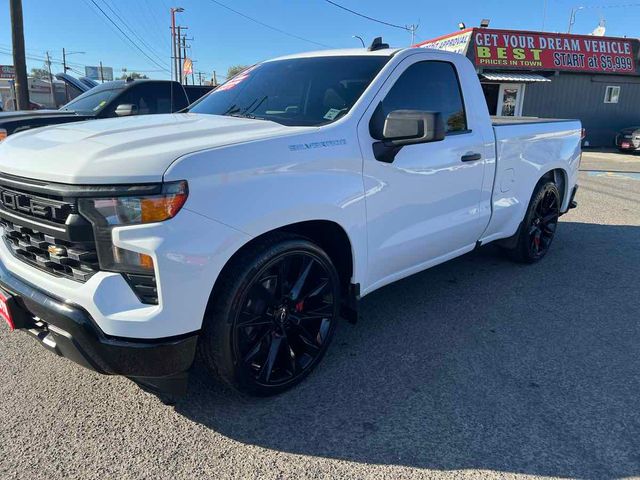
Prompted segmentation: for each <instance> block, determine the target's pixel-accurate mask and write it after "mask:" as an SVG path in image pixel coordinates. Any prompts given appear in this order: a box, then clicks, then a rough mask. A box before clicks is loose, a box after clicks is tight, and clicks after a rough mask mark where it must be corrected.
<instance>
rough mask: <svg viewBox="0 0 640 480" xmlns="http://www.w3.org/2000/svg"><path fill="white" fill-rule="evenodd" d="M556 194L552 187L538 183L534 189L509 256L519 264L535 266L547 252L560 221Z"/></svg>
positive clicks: (548, 184)
mask: <svg viewBox="0 0 640 480" xmlns="http://www.w3.org/2000/svg"><path fill="white" fill-rule="evenodd" d="M560 202H561V199H560V193H559V192H558V187H556V185H555V183H553V182H550V181H547V182H541V183H539V184H538V186H537V187H536V190H535V192H534V193H533V197H532V199H531V203H530V204H529V208H528V209H527V214H526V216H525V218H524V221H523V223H522V226H521V228H520V232H519V234H518V238H517V242H516V245H515V248H513V249H511V250H509V253H510V256H511V257H512V258H513V259H514V260H516V261H519V262H523V263H535V262H537V261H539V260H541V259H542V258H543V257H544V256H545V255H546V254H547V252H548V251H549V247H550V246H551V242H552V241H553V237H554V236H555V233H556V229H557V227H558V219H559V217H560Z"/></svg>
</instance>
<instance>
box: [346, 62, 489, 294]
mask: <svg viewBox="0 0 640 480" xmlns="http://www.w3.org/2000/svg"><path fill="white" fill-rule="evenodd" d="M434 56H435V57H437V55H434V54H429V55H428V56H426V55H422V54H417V55H413V56H410V57H408V58H407V59H406V60H405V61H404V62H403V63H401V64H400V65H399V67H398V68H396V70H395V71H394V72H393V73H392V74H391V76H390V77H389V79H388V80H387V82H386V83H385V84H384V86H383V88H382V89H381V90H380V92H379V93H378V96H377V97H376V99H375V100H374V101H373V102H372V104H371V106H370V108H369V109H368V110H367V113H366V114H365V116H364V117H363V118H362V120H361V122H360V125H359V127H358V130H359V131H358V134H359V141H360V146H361V150H362V152H363V156H364V165H363V172H364V183H365V195H366V207H367V235H368V252H369V261H368V275H367V280H368V282H367V286H366V287H365V289H364V290H365V291H371V290H373V289H375V288H378V287H380V286H382V285H384V284H387V283H390V282H392V281H394V280H397V279H398V278H401V277H404V276H406V275H409V274H411V273H415V272H417V271H419V270H422V269H424V268H427V267H429V266H431V265H434V264H436V263H440V262H442V261H445V260H447V259H449V258H452V257H454V256H457V255H459V254H461V253H464V252H465V251H469V250H471V249H473V248H474V246H475V243H476V241H477V239H478V238H479V237H480V235H481V233H482V231H483V230H484V228H485V227H486V225H487V222H488V212H486V211H483V210H482V209H481V208H480V202H481V196H482V190H483V179H484V174H485V165H486V159H487V158H492V154H488V155H487V153H488V152H487V151H485V145H487V144H486V143H485V138H484V137H485V135H486V129H487V128H490V125H486V126H485V127H484V128H482V126H481V125H478V124H476V122H477V120H476V117H475V116H473V115H470V114H468V112H467V108H466V105H465V102H464V98H463V90H462V88H461V85H460V82H459V79H458V78H459V77H458V73H457V67H456V65H455V64H454V63H451V61H450V60H449V61H439V60H433V58H434ZM450 58H451V57H447V59H450ZM466 73H469V72H468V71H465V74H466ZM471 75H474V78H473V79H472V80H476V79H475V72H472V73H471ZM473 107H475V105H473ZM376 109H378V110H379V109H382V111H383V112H384V115H385V117H384V118H386V115H387V114H388V113H390V112H392V111H395V110H419V111H430V112H440V113H441V115H442V117H443V120H444V122H445V124H446V136H445V138H444V140H441V141H434V142H430V143H423V144H417V145H407V146H404V147H402V149H401V150H400V151H399V152H398V153H397V155H396V156H395V159H394V160H393V162H392V163H386V162H383V161H379V160H377V159H376V158H375V156H374V153H373V148H372V145H373V144H374V143H375V142H376V140H375V139H374V138H372V136H371V131H370V125H369V123H370V119H371V117H372V116H373V115H374V112H375V113H376V115H379V114H380V112H379V111H378V112H376ZM479 118H481V117H479ZM487 118H488V117H487ZM484 123H488V122H486V119H485V122H484ZM485 210H486V209H485Z"/></svg>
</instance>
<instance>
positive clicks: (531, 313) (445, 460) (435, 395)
mask: <svg viewBox="0 0 640 480" xmlns="http://www.w3.org/2000/svg"><path fill="white" fill-rule="evenodd" d="M581 170H582V172H581V174H580V184H581V187H580V190H579V193H578V197H577V200H578V202H579V208H578V209H577V210H574V211H572V212H570V213H569V214H568V215H566V216H564V217H563V218H562V222H561V224H560V227H559V231H558V235H557V237H556V239H555V240H554V245H553V247H552V251H551V252H550V253H549V255H548V256H547V258H545V260H544V261H543V262H541V263H539V264H537V265H534V266H523V265H516V264H513V263H511V262H509V261H508V260H506V259H505V258H503V256H502V255H501V253H500V252H499V251H498V250H497V248H495V247H492V246H487V247H484V248H482V249H480V250H479V251H476V252H474V253H471V254H469V255H466V256H464V257H462V258H460V259H457V260H454V261H452V262H449V263H447V264H444V265H441V266H439V267H436V268H434V269H431V270H429V271H427V272H423V273H421V274H419V275H416V276H414V277H411V278H409V279H405V280H403V281H401V282H398V283H396V284H394V285H391V286H389V287H386V288H384V289H382V290H380V291H378V292H376V293H374V294H372V295H370V296H369V297H367V298H366V299H365V301H364V302H363V314H362V320H361V322H360V323H359V324H357V325H355V326H354V325H350V324H348V323H346V322H344V323H343V324H342V325H341V326H340V329H339V332H338V335H337V337H336V339H335V340H334V344H333V345H332V347H331V349H330V351H329V354H328V356H327V357H326V359H325V360H324V361H323V363H322V364H321V365H320V367H319V368H318V370H317V371H316V372H315V373H314V374H313V375H312V376H311V377H310V378H309V379H308V380H307V381H306V382H304V383H303V384H302V385H301V386H300V387H298V388H296V389H294V390H293V391H291V392H289V393H286V394H284V395H282V396H279V397H276V398H271V399H248V398H242V397H239V396H237V395H236V394H234V393H232V392H229V391H227V390H224V389H221V388H213V387H210V386H208V385H207V384H206V382H205V381H204V380H205V379H204V378H203V376H202V375H201V374H196V375H194V377H193V379H192V384H191V389H190V394H189V396H188V397H187V398H186V399H185V400H183V401H181V402H180V403H178V404H177V405H176V406H175V407H169V406H165V405H163V404H162V403H161V402H160V401H158V399H156V398H155V397H153V396H152V395H149V394H147V393H144V392H142V391H141V390H140V389H139V388H137V387H136V386H135V385H133V384H132V383H131V382H129V381H128V380H126V379H124V378H116V377H103V376H99V375H97V374H94V373H92V372H89V371H87V370H84V369H82V368H81V367H78V366H76V365H74V364H72V363H71V362H68V361H66V360H63V359H59V358H57V357H55V356H53V355H51V354H49V353H48V352H46V351H44V350H43V349H42V348H40V347H39V346H38V345H36V343H35V342H34V341H33V340H32V339H30V338H28V337H27V336H26V335H23V334H9V333H8V331H7V329H6V328H4V326H0V401H1V402H2V403H1V405H0V478H2V479H9V478H19V479H23V478H27V479H40V478H43V479H44V478H47V479H52V478H81V479H91V478H96V479H97V478H99V479H105V478H163V479H164V478H167V479H169V478H171V479H172V478H232V477H233V478H326V477H337V478H392V479H396V478H413V477H420V478H423V477H429V478H431V477H449V476H457V477H464V476H466V477H473V478H478V477H483V478H492V477H501V478H502V477H508V476H517V475H531V476H553V477H581V478H613V477H634V476H640V408H639V407H640V315H639V313H638V312H639V311H640V155H638V156H628V155H618V154H613V153H597V152H592V153H586V154H585V155H584V157H583V163H582V167H581Z"/></svg>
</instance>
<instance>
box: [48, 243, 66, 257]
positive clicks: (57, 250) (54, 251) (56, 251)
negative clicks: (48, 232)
mask: <svg viewBox="0 0 640 480" xmlns="http://www.w3.org/2000/svg"><path fill="white" fill-rule="evenodd" d="M47 251H48V252H49V253H50V254H51V255H58V256H60V255H64V254H65V253H67V250H66V249H65V248H64V247H59V246H57V245H49V248H47Z"/></svg>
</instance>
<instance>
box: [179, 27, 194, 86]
mask: <svg viewBox="0 0 640 480" xmlns="http://www.w3.org/2000/svg"><path fill="white" fill-rule="evenodd" d="M182 28H185V29H186V28H187V27H182ZM187 40H188V41H190V42H192V41H193V38H187V36H186V35H183V36H182V64H183V69H182V70H183V72H182V73H183V75H184V84H185V85H189V75H188V74H187V73H186V72H185V71H184V64H185V62H186V61H187V58H188V57H187V49H188V48H191V46H190V45H187ZM193 67H194V62H193V59H191V84H192V85H195V84H196V82H195V80H194V77H193Z"/></svg>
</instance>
